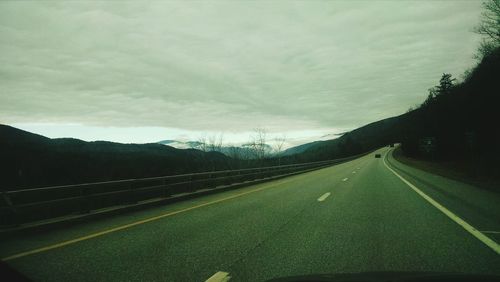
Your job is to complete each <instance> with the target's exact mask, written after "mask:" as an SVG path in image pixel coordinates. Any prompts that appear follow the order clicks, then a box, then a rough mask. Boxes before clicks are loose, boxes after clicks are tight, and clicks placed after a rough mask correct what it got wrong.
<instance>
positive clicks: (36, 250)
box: [2, 175, 305, 261]
mask: <svg viewBox="0 0 500 282" xmlns="http://www.w3.org/2000/svg"><path fill="white" fill-rule="evenodd" d="M302 176H305V175H302ZM294 180H296V178H294V179H289V180H282V181H280V182H277V183H269V184H267V185H265V186H263V187H260V188H257V189H254V190H250V191H246V192H242V193H239V194H236V195H232V196H228V197H225V198H222V199H218V200H214V201H210V202H206V203H203V204H199V205H196V206H192V207H189V208H185V209H181V210H177V211H172V212H168V213H165V214H161V215H157V216H154V217H150V218H146V219H143V220H139V221H136V222H132V223H129V224H125V225H121V226H117V227H114V228H111V229H106V230H103V231H100V232H96V233H92V234H89V235H86V236H82V237H79V238H75V239H72V240H68V241H63V242H60V243H57V244H53V245H49V246H45V247H41V248H37V249H34V250H31V251H26V252H22V253H18V254H15V255H11V256H8V257H5V258H2V260H3V261H9V260H13V259H17V258H21V257H25V256H29V255H33V254H37V253H41V252H46V251H49V250H53V249H57V248H61V247H64V246H67V245H71V244H75V243H78V242H81V241H85V240H89V239H92V238H96V237H99V236H103V235H106V234H109V233H113V232H116V231H120V230H123V229H127V228H130V227H133V226H136V225H140V224H144V223H147V222H151V221H155V220H158V219H162V218H165V217H169V216H172V215H176V214H179V213H183V212H187V211H190V210H194V209H198V208H201V207H205V206H209V205H213V204H216V203H220V202H224V201H227V200H231V199H234V198H238V197H241V196H244V195H248V194H250V193H255V192H258V191H262V190H264V189H268V188H272V187H276V186H279V185H282V184H285V183H288V182H292V181H294Z"/></svg>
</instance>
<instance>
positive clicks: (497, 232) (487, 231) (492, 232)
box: [480, 230, 500, 234]
mask: <svg viewBox="0 0 500 282" xmlns="http://www.w3.org/2000/svg"><path fill="white" fill-rule="evenodd" d="M480 232H481V233H491V234H500V231H489V230H486V231H484V230H482V231H480Z"/></svg>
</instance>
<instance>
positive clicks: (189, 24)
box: [0, 1, 481, 132]
mask: <svg viewBox="0 0 500 282" xmlns="http://www.w3.org/2000/svg"><path fill="white" fill-rule="evenodd" d="M480 9H481V7H480V3H478V2H475V1H454V2H450V1H444V2H437V1H432V2H431V1H420V2H406V1H405V2H403V3H401V2H396V1H389V2H381V1H377V2H368V1H366V2H364V1H355V2H352V1H350V2H339V1H330V2H328V1H327V2H289V3H288V2H287V4H285V3H284V2H201V3H200V2H197V3H196V5H194V4H193V3H192V2H171V1H168V2H163V1H155V2H151V3H148V4H147V5H146V4H144V3H139V2H123V3H120V5H117V4H116V3H113V2H43V3H39V2H2V3H0V44H1V46H2V47H0V48H1V50H0V51H1V52H0V84H1V85H2V88H1V90H0V122H2V123H34V122H50V123H56V124H57V123H79V124H84V125H89V126H115V127H126V126H133V127H141V126H151V127H158V126H160V127H170V128H180V129H186V130H194V131H206V130H217V131H242V132H243V131H248V130H251V129H252V128H255V127H267V128H268V129H270V130H272V131H276V132H279V131H297V130H319V129H328V128H354V127H357V126H361V125H363V124H366V123H369V122H372V121H375V120H378V119H382V118H385V117H389V116H393V115H397V114H401V113H403V112H404V111H405V110H406V109H407V108H408V107H410V106H412V105H414V104H416V103H419V102H421V101H422V100H423V99H424V97H425V96H426V94H427V89H428V88H429V87H431V86H433V85H434V84H436V82H437V81H438V79H439V76H440V74H441V73H442V72H451V73H453V74H454V75H456V76H458V75H460V74H461V73H462V72H463V71H464V70H465V69H466V68H468V67H470V66H471V65H472V64H473V59H472V54H473V52H474V49H475V47H476V46H477V42H478V40H479V38H478V36H477V35H475V34H473V33H472V32H470V30H471V29H472V27H473V26H474V25H475V24H476V23H477V22H478V20H479V14H480V12H481V10H480Z"/></svg>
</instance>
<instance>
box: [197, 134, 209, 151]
mask: <svg viewBox="0 0 500 282" xmlns="http://www.w3.org/2000/svg"><path fill="white" fill-rule="evenodd" d="M198 143H199V145H198V149H200V150H201V151H203V152H208V143H207V137H206V136H205V135H203V136H200V138H198Z"/></svg>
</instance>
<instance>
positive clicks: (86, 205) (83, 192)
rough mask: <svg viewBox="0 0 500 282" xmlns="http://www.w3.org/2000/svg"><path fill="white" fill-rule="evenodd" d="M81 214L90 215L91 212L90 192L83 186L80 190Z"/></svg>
mask: <svg viewBox="0 0 500 282" xmlns="http://www.w3.org/2000/svg"><path fill="white" fill-rule="evenodd" d="M80 196H81V198H80V213H81V214H84V213H89V212H90V197H89V191H88V189H87V187H85V186H82V187H81V188H80Z"/></svg>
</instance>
